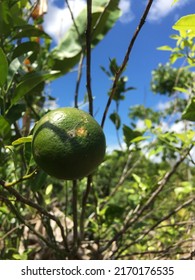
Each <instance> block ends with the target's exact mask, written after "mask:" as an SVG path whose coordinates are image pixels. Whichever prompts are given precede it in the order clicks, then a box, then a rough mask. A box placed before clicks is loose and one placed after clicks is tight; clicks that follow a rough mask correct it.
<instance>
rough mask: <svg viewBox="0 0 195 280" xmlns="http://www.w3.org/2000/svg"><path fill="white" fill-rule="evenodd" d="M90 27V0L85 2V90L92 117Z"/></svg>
mask: <svg viewBox="0 0 195 280" xmlns="http://www.w3.org/2000/svg"><path fill="white" fill-rule="evenodd" d="M91 27H92V0H87V29H86V63H87V68H86V79H87V83H86V88H87V94H88V100H89V113H90V114H91V115H92V116H93V94H92V89H91Z"/></svg>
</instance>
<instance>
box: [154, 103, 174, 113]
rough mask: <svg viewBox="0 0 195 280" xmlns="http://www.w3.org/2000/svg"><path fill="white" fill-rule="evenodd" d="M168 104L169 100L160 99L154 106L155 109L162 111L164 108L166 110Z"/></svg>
mask: <svg viewBox="0 0 195 280" xmlns="http://www.w3.org/2000/svg"><path fill="white" fill-rule="evenodd" d="M170 106H171V103H170V101H167V102H162V101H160V102H159V103H158V104H157V106H156V108H157V110H160V111H164V110H166V109H169V108H170Z"/></svg>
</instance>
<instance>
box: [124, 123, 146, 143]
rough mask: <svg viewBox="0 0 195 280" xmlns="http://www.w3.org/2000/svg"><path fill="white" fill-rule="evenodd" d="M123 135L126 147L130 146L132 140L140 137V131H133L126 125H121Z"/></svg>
mask: <svg viewBox="0 0 195 280" xmlns="http://www.w3.org/2000/svg"><path fill="white" fill-rule="evenodd" d="M123 134H124V140H125V143H126V144H127V146H128V147H129V146H130V144H131V142H132V140H133V139H135V138H137V137H139V136H142V133H141V132H140V131H137V130H133V129H131V128H130V127H129V126H127V125H123Z"/></svg>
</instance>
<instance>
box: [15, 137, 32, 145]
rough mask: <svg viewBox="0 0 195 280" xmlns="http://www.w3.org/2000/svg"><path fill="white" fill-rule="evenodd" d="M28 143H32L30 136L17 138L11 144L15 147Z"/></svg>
mask: <svg viewBox="0 0 195 280" xmlns="http://www.w3.org/2000/svg"><path fill="white" fill-rule="evenodd" d="M29 142H32V135H29V136H26V137H21V138H18V139H17V140H15V141H13V142H12V145H13V146H16V145H21V144H24V143H29Z"/></svg>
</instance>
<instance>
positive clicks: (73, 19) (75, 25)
mask: <svg viewBox="0 0 195 280" xmlns="http://www.w3.org/2000/svg"><path fill="white" fill-rule="evenodd" d="M65 1H66V5H67V7H68V10H69V12H70V15H71V18H72V21H73V24H74V27H75V30H76V32H77V35H78V38H79V39H80V43H81V46H83V44H82V41H81V34H80V32H79V29H78V26H77V24H76V21H75V18H74V14H73V12H72V9H71V7H70V5H69V1H68V0H65Z"/></svg>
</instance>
